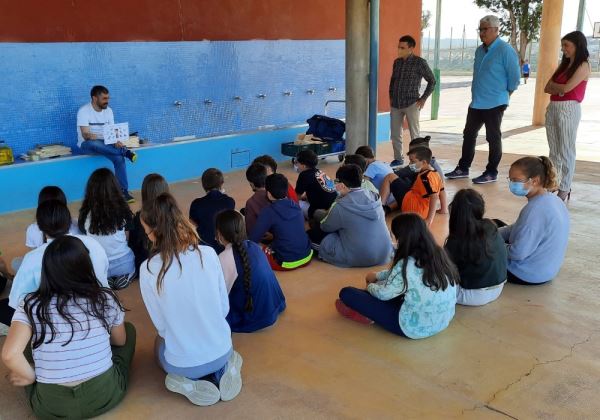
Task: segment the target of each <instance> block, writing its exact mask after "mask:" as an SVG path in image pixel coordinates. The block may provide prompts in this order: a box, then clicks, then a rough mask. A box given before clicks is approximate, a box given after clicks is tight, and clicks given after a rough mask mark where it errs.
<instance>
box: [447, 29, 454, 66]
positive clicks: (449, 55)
mask: <svg viewBox="0 0 600 420" xmlns="http://www.w3.org/2000/svg"><path fill="white" fill-rule="evenodd" d="M453 30H454V28H453V27H452V26H451V27H450V52H449V53H448V62H449V63H450V65H452V36H453V34H452V32H453Z"/></svg>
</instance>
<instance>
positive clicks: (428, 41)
mask: <svg viewBox="0 0 600 420" xmlns="http://www.w3.org/2000/svg"><path fill="white" fill-rule="evenodd" d="M430 46H431V31H429V32H427V61H429V50H430V48H429V47H430Z"/></svg>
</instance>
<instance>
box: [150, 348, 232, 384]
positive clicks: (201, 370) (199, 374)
mask: <svg viewBox="0 0 600 420" xmlns="http://www.w3.org/2000/svg"><path fill="white" fill-rule="evenodd" d="M158 339H159V340H160V347H159V349H158V363H159V364H160V367H161V368H162V369H163V370H164V371H165V372H167V373H173V374H175V375H179V376H183V377H186V378H188V379H192V380H197V379H200V378H204V377H205V376H208V375H211V374H214V375H215V379H216V381H217V383H219V381H220V380H221V376H223V373H225V367H226V366H227V362H228V361H229V357H231V353H233V348H231V349H230V350H229V351H228V352H227V353H225V355H224V356H221V357H219V358H218V359H217V360H213V361H212V362H209V363H205V364H203V365H200V366H190V367H178V366H173V365H172V364H170V363H169V362H167V359H165V349H166V347H165V340H164V338H162V337H159V338H158Z"/></svg>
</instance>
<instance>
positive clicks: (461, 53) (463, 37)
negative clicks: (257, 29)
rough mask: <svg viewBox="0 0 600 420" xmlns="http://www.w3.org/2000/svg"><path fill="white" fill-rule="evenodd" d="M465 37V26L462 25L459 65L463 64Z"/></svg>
mask: <svg viewBox="0 0 600 420" xmlns="http://www.w3.org/2000/svg"><path fill="white" fill-rule="evenodd" d="M466 35H467V25H465V24H463V33H462V49H461V50H460V64H463V63H464V62H465V36H466Z"/></svg>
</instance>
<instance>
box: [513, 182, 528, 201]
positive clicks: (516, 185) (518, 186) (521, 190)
mask: <svg viewBox="0 0 600 420" xmlns="http://www.w3.org/2000/svg"><path fill="white" fill-rule="evenodd" d="M508 188H509V189H510V192H511V193H513V194H514V195H516V196H517V197H525V196H526V195H527V194H529V190H530V189H529V188H525V182H517V181H509V183H508Z"/></svg>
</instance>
